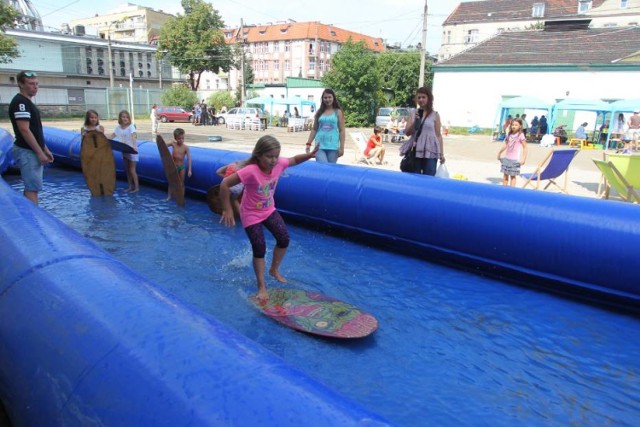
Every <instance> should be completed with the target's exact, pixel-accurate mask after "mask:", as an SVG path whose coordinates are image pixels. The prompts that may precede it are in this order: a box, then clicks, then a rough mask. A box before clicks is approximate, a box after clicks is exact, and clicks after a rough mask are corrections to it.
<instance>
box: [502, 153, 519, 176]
mask: <svg viewBox="0 0 640 427" xmlns="http://www.w3.org/2000/svg"><path fill="white" fill-rule="evenodd" d="M500 163H501V164H502V167H501V168H500V172H502V173H503V174H505V175H509V176H517V175H520V162H518V161H515V160H512V159H505V158H504V157H503V158H502V159H500Z"/></svg>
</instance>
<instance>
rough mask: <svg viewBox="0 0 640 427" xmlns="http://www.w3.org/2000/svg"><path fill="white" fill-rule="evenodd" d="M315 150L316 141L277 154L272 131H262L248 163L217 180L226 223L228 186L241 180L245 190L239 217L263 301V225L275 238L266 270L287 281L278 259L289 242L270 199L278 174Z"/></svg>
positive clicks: (229, 211)
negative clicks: (306, 149) (307, 148)
mask: <svg viewBox="0 0 640 427" xmlns="http://www.w3.org/2000/svg"><path fill="white" fill-rule="evenodd" d="M317 151H318V145H316V146H315V148H314V150H313V151H311V152H310V153H306V154H298V155H297V156H294V157H291V158H286V157H280V142H278V140H277V139H275V138H274V137H273V136H271V135H265V136H263V137H262V138H260V139H259V140H258V142H257V143H256V146H255V148H254V149H253V153H251V158H250V159H249V162H248V163H247V165H246V166H245V167H243V168H242V169H239V170H238V171H236V172H234V173H233V174H231V175H230V176H228V177H226V178H225V179H224V180H222V183H221V184H220V199H221V200H222V208H223V211H222V218H220V222H221V223H223V224H224V225H226V226H228V227H233V226H234V225H235V219H234V215H233V208H232V205H231V198H230V194H231V193H230V190H229V189H230V188H231V187H233V186H234V185H236V184H239V183H243V184H244V193H243V196H242V201H241V202H240V221H241V222H242V227H244V231H245V232H246V233H247V236H248V237H249V241H250V242H251V249H252V250H253V270H254V271H255V274H256V279H257V280H258V294H257V295H256V297H257V299H258V301H260V302H263V303H264V302H266V301H267V300H268V299H269V294H268V293H267V286H266V284H265V279H264V271H265V262H264V256H265V254H266V252H267V246H266V243H265V240H264V231H263V230H262V226H263V225H264V226H265V227H266V228H267V230H269V231H270V232H271V234H273V237H275V239H276V247H275V249H274V250H273V260H272V261H271V268H270V269H269V274H270V275H271V276H272V277H273V278H275V279H276V280H277V281H278V282H282V283H286V281H287V279H285V278H284V277H283V276H282V275H281V274H280V271H279V267H280V263H281V262H282V259H283V258H284V255H285V253H286V252H287V247H288V246H289V232H288V230H287V226H286V225H285V223H284V221H283V220H282V217H281V216H280V214H279V213H278V211H276V207H275V205H274V202H273V193H274V192H275V190H276V185H277V184H278V178H279V177H280V174H282V172H283V171H284V170H285V169H286V168H287V167H289V166H295V165H298V164H300V163H302V162H306V161H307V160H309V159H310V158H312V157H314V156H315V155H316V152H317Z"/></svg>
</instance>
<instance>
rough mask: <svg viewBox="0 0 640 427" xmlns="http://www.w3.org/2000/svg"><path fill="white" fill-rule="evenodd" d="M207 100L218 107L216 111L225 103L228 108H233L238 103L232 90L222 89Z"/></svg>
mask: <svg viewBox="0 0 640 427" xmlns="http://www.w3.org/2000/svg"><path fill="white" fill-rule="evenodd" d="M207 102H208V103H209V105H213V106H214V107H216V111H220V109H221V108H222V106H223V105H225V106H226V107H227V109H230V108H233V107H235V105H236V99H235V98H234V97H233V95H231V93H230V92H226V91H220V92H216V93H214V94H212V95H211V96H210V97H209V99H208V101H207Z"/></svg>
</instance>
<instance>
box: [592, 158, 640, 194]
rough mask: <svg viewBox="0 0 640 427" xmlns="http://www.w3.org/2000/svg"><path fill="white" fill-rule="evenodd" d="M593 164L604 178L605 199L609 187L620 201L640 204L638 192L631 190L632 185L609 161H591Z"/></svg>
mask: <svg viewBox="0 0 640 427" xmlns="http://www.w3.org/2000/svg"><path fill="white" fill-rule="evenodd" d="M593 163H595V164H596V166H597V167H598V169H600V172H602V175H604V177H605V182H606V185H605V190H604V198H605V199H608V198H609V193H610V190H611V187H613V189H614V190H616V191H617V192H618V195H619V196H620V198H621V199H622V200H624V201H627V202H631V203H640V195H639V194H638V192H636V191H635V190H634V189H633V185H631V184H630V183H629V181H627V180H626V179H625V177H624V175H622V173H621V172H620V171H619V170H618V168H616V167H615V165H614V164H613V163H612V162H611V161H608V162H605V161H604V160H598V159H593Z"/></svg>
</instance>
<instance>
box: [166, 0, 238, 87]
mask: <svg viewBox="0 0 640 427" xmlns="http://www.w3.org/2000/svg"><path fill="white" fill-rule="evenodd" d="M182 7H183V9H184V10H185V14H184V15H178V16H177V17H176V18H172V19H170V20H168V21H167V22H166V23H165V25H164V26H163V27H162V30H161V31H160V37H159V39H158V56H159V57H160V58H162V57H164V56H168V57H169V62H170V63H171V64H172V65H174V66H176V67H178V69H179V70H180V71H181V72H183V73H186V74H188V75H189V85H190V86H191V89H192V90H197V89H198V86H199V85H200V76H201V75H202V73H203V72H204V71H212V72H214V73H219V72H220V70H222V71H225V72H228V71H229V68H230V66H231V64H232V58H231V48H230V47H229V46H228V45H227V44H226V43H225V41H224V33H223V32H222V28H224V22H223V21H222V18H221V17H220V14H219V13H218V11H217V10H215V9H214V8H213V6H211V4H209V3H206V2H204V1H203V0H182Z"/></svg>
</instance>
